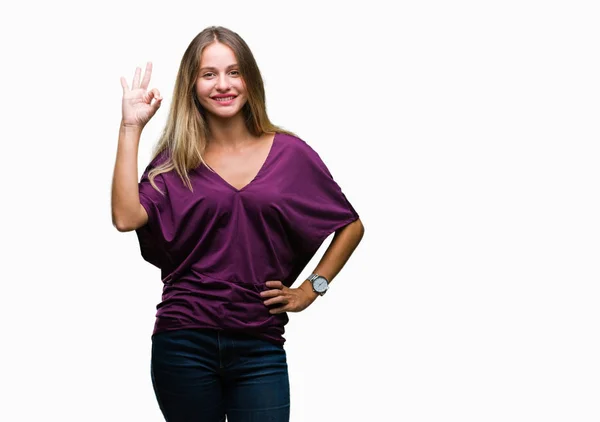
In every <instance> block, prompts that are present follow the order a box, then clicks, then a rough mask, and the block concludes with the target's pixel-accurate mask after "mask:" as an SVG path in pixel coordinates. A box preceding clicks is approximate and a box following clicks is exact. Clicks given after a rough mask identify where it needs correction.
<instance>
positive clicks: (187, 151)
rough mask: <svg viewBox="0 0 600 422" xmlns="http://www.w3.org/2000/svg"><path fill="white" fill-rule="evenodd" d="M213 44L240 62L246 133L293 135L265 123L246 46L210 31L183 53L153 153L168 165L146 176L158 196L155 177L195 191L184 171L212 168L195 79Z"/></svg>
mask: <svg viewBox="0 0 600 422" xmlns="http://www.w3.org/2000/svg"><path fill="white" fill-rule="evenodd" d="M214 42H220V43H222V44H225V45H226V46H228V47H229V48H231V49H232V50H233V53H234V54H235V58H236V59H237V61H238V65H239V71H240V74H241V77H242V78H243V80H244V82H245V84H246V89H247V95H248V101H247V102H246V104H245V105H244V107H243V108H242V112H243V114H244V121H245V123H246V127H247V128H248V131H249V132H250V133H251V134H252V135H254V136H261V135H263V134H264V133H266V132H279V133H286V134H289V135H293V136H296V135H295V134H294V133H293V132H290V131H288V130H285V129H283V128H281V127H279V126H276V125H274V124H273V123H271V121H270V120H269V117H268V116H267V110H266V102H265V88H264V83H263V79H262V76H261V74H260V70H259V68H258V65H257V64H256V60H255V59H254V55H253V54H252V51H250V48H249V47H248V45H247V44H246V42H245V41H244V40H243V39H242V38H241V37H240V36H239V35H238V34H237V33H236V32H233V31H231V30H230V29H227V28H224V27H222V26H209V27H207V28H205V29H204V30H202V32H200V33H199V34H198V35H196V37H195V38H194V39H193V40H192V42H191V43H190V45H189V46H188V48H187V49H186V51H185V53H184V54H183V57H182V59H181V63H180V65H179V71H178V72H177V79H176V80H175V87H174V89H173V99H172V102H171V107H170V110H169V115H168V117H167V123H166V124H165V127H164V129H163V132H162V134H161V136H160V138H159V140H158V142H157V144H156V145H155V147H154V148H153V153H152V160H154V158H156V157H157V156H158V155H159V154H161V153H163V152H166V153H167V154H166V156H167V159H166V161H164V162H163V163H162V164H160V165H157V166H156V167H154V168H153V169H151V170H150V172H149V173H148V178H149V180H150V183H151V184H152V186H153V187H154V189H156V190H158V191H159V192H161V190H160V189H159V188H158V187H157V186H156V184H155V183H154V178H155V177H156V176H157V175H159V174H161V173H166V172H169V171H171V170H173V169H175V171H176V172H177V174H179V177H180V178H181V180H182V182H183V183H184V184H185V185H186V186H187V187H188V188H189V189H190V191H192V192H193V188H192V184H191V182H190V178H189V176H188V172H189V171H190V170H192V169H195V168H197V167H198V166H199V165H200V164H203V165H206V167H207V168H209V169H210V167H209V166H208V165H207V164H206V162H205V161H204V158H203V154H204V150H205V148H206V144H207V139H208V125H207V122H206V117H205V114H204V110H203V107H202V106H201V105H200V102H199V101H198V99H197V97H196V91H195V89H194V86H195V83H196V79H197V77H198V74H199V69H200V59H201V57H202V52H203V51H204V49H205V48H206V47H207V46H208V45H210V44H212V43H214ZM211 170H212V169H211ZM161 193H162V192H161Z"/></svg>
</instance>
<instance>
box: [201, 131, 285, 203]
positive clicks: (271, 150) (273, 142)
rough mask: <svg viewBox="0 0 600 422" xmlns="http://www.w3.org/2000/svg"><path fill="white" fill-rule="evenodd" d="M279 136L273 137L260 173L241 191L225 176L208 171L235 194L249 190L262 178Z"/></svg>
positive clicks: (259, 170) (214, 171)
mask: <svg viewBox="0 0 600 422" xmlns="http://www.w3.org/2000/svg"><path fill="white" fill-rule="evenodd" d="M278 134H279V133H278V132H275V136H273V140H272V141H271V147H270V148H269V152H268V153H267V157H266V158H265V161H263V163H262V165H261V166H260V168H259V169H258V172H257V173H256V174H255V175H254V177H253V178H252V180H250V181H249V182H248V183H246V184H245V185H244V186H242V187H241V188H240V189H238V188H236V187H235V186H233V185H232V184H231V183H229V182H228V181H227V180H225V178H224V177H223V176H221V175H220V174H219V173H217V171H216V170H215V169H212V171H211V170H210V169H209V170H208V171H210V172H211V173H214V174H215V175H216V176H217V178H219V179H220V180H221V181H222V182H223V183H225V185H227V186H228V187H229V188H230V189H233V190H234V191H235V192H237V193H240V192H242V191H244V190H245V189H246V188H248V186H250V185H251V184H253V183H254V181H255V180H256V179H257V178H258V176H260V174H261V173H262V172H263V170H264V168H265V167H266V166H267V164H268V163H269V159H270V158H271V155H273V150H274V149H275V141H276V140H277V135H278Z"/></svg>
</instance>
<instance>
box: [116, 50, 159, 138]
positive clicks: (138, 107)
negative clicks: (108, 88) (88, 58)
mask: <svg viewBox="0 0 600 422" xmlns="http://www.w3.org/2000/svg"><path fill="white" fill-rule="evenodd" d="M141 73H142V69H140V68H139V67H136V69H135V75H134V77H133V83H132V84H131V89H129V86H128V85H127V80H126V79H125V78H124V77H123V76H121V86H122V87H123V102H122V112H123V117H122V124H124V125H127V126H138V127H140V128H143V127H144V126H145V125H146V123H148V121H149V120H150V119H151V118H152V116H154V113H156V110H158V108H159V107H160V104H161V101H162V97H161V96H160V92H158V89H156V88H153V89H152V90H150V91H147V89H148V84H149V83H150V76H151V75H152V62H148V63H147V65H146V72H145V74H144V79H143V80H142V82H141V83H140V76H141ZM153 99H154V102H153V101H152V100H153Z"/></svg>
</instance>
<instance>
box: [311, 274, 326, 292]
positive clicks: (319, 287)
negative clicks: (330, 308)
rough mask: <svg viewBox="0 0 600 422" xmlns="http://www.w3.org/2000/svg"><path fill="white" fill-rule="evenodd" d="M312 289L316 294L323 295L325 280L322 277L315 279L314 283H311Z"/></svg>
mask: <svg viewBox="0 0 600 422" xmlns="http://www.w3.org/2000/svg"><path fill="white" fill-rule="evenodd" d="M313 287H314V288H315V290H316V291H317V292H319V293H323V292H324V291H325V290H327V280H325V279H324V278H323V277H317V278H316V279H315V281H313Z"/></svg>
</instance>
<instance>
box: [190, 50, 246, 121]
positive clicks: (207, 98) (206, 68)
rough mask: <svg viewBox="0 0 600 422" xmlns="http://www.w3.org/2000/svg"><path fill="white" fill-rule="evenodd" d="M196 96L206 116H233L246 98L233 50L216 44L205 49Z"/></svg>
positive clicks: (197, 81) (197, 80)
mask: <svg viewBox="0 0 600 422" xmlns="http://www.w3.org/2000/svg"><path fill="white" fill-rule="evenodd" d="M195 90H196V96H197V97H198V101H199V102H200V104H201V105H202V107H204V110H206V112H207V113H209V114H211V115H213V116H216V117H221V118H228V117H233V116H235V115H236V114H237V113H239V112H240V111H241V110H242V107H243V106H244V104H245V103H246V101H247V99H248V97H247V92H246V85H245V83H244V80H243V79H242V76H241V75H240V72H239V67H238V64H237V60H236V58H235V54H233V50H232V49H231V48H229V47H228V46H226V45H224V44H221V43H219V42H214V43H212V44H210V45H208V46H207V47H205V48H204V51H203V52H202V57H201V60H200V72H199V74H198V79H196V84H195Z"/></svg>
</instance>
